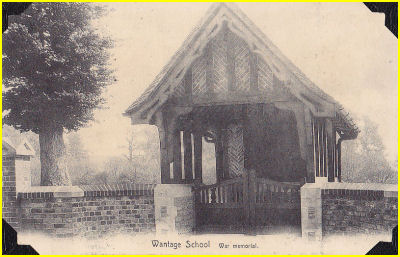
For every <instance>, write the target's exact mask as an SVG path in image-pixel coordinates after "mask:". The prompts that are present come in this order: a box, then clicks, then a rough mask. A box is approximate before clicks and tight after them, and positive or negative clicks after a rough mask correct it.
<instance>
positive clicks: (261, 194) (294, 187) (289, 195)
mask: <svg viewBox="0 0 400 257" xmlns="http://www.w3.org/2000/svg"><path fill="white" fill-rule="evenodd" d="M300 186H301V184H300V183H295V182H277V181H273V180H269V179H266V178H257V181H256V188H255V191H256V193H255V198H256V199H255V202H256V204H257V205H265V204H273V205H276V207H279V205H282V204H283V205H286V204H294V205H300Z"/></svg>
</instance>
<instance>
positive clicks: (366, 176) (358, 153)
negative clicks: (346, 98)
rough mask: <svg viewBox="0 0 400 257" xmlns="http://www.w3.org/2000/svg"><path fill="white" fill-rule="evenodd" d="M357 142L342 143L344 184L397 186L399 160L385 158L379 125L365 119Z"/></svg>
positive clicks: (362, 121)
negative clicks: (392, 160) (387, 184)
mask: <svg viewBox="0 0 400 257" xmlns="http://www.w3.org/2000/svg"><path fill="white" fill-rule="evenodd" d="M360 123H361V124H362V125H363V126H362V130H361V133H360V135H359V136H358V138H357V139H356V140H351V141H344V142H343V143H342V177H343V181H344V182H357V183H361V182H363V183H392V184H397V160H396V161H395V163H394V164H391V163H390V162H389V161H388V160H387V159H386V157H385V153H384V150H385V148H384V145H383V143H382V139H381V137H380V136H379V134H378V125H377V124H375V123H374V122H373V121H371V120H370V119H369V118H367V117H364V118H363V119H362V120H361V122H360Z"/></svg>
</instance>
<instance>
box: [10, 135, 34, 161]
mask: <svg viewBox="0 0 400 257" xmlns="http://www.w3.org/2000/svg"><path fill="white" fill-rule="evenodd" d="M3 148H5V150H6V152H7V154H8V155H26V156H34V155H35V150H34V149H33V146H32V145H31V144H30V143H29V141H28V139H27V138H26V137H25V136H23V135H20V136H12V137H3Z"/></svg>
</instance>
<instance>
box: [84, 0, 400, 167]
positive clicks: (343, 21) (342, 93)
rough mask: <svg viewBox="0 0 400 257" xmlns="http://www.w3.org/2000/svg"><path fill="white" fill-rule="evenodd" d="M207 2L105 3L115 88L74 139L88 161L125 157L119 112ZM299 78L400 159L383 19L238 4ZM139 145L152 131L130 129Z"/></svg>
mask: <svg viewBox="0 0 400 257" xmlns="http://www.w3.org/2000/svg"><path fill="white" fill-rule="evenodd" d="M211 4H212V3H105V5H106V6H107V7H108V8H110V9H111V11H110V12H109V14H108V15H106V16H105V17H102V18H101V19H100V20H98V21H96V23H95V26H96V27H97V28H98V30H99V32H100V33H105V34H108V35H110V36H111V37H112V38H113V39H114V40H115V48H114V49H112V50H111V54H112V60H111V64H112V68H113V69H114V70H115V76H116V78H117V82H116V83H115V84H113V85H111V86H110V87H109V88H108V89H107V90H106V91H105V92H104V97H105V98H106V100H107V104H106V106H105V107H106V108H104V109H101V110H97V111H95V118H96V121H95V122H92V123H90V124H88V126H87V127H86V128H83V129H81V130H80V131H79V132H78V133H79V134H80V135H81V137H82V140H83V142H84V144H85V147H86V149H87V150H88V151H89V153H90V154H91V155H92V156H115V155H120V154H123V153H124V151H126V150H125V149H126V144H127V142H126V137H127V133H128V131H129V130H130V129H132V126H131V125H130V120H129V118H127V117H123V116H122V113H123V112H124V111H125V110H126V109H127V108H128V106H129V105H130V104H131V103H132V102H133V101H134V100H135V99H137V98H138V97H139V96H140V95H141V94H142V93H143V92H144V90H145V89H146V88H147V87H148V86H149V85H150V83H151V82H152V81H153V79H154V78H155V77H156V75H157V74H158V73H159V72H160V71H161V69H162V67H163V66H164V65H165V64H166V63H167V62H168V61H169V59H170V58H171V57H172V55H173V54H174V53H175V52H176V51H177V50H178V49H179V47H180V46H181V44H182V42H183V41H184V40H185V38H186V37H187V36H188V35H189V33H190V32H191V31H192V29H193V28H194V27H195V26H196V25H197V24H198V22H199V20H200V19H201V18H202V17H203V16H204V15H205V14H206V11H207V9H208V8H209V7H210V6H211ZM236 4H237V5H238V7H239V8H240V9H242V11H243V12H244V13H245V14H246V15H247V16H248V17H249V18H250V20H252V21H253V23H254V24H256V26H258V27H259V28H260V30H261V31H263V32H264V34H265V35H266V36H267V37H268V38H269V39H270V40H271V41H272V42H273V43H274V44H275V45H276V46H277V47H278V48H279V49H280V50H281V52H283V54H285V55H286V56H287V57H288V58H289V59H290V60H291V61H292V62H293V63H294V64H295V65H296V66H297V67H299V68H300V70H302V71H303V73H304V74H306V75H307V77H308V78H309V79H311V80H312V81H313V82H314V83H315V84H316V85H318V86H319V87H320V88H321V89H322V90H324V91H325V92H326V93H328V94H329V95H331V96H332V97H334V98H335V99H336V100H337V101H339V102H340V103H341V104H342V105H343V106H344V107H345V108H346V109H347V110H348V111H350V113H351V114H354V115H357V116H358V117H361V116H367V117H369V118H370V119H371V120H372V121H374V122H375V123H377V124H378V125H379V131H378V132H379V134H380V136H381V137H382V139H383V143H384V145H385V147H386V155H387V158H388V159H389V160H393V159H394V158H395V156H397V54H398V53H397V38H396V37H395V36H394V35H393V34H392V33H391V32H390V31H389V30H388V29H387V28H386V27H385V26H384V21H385V16H384V14H381V13H372V12H370V11H369V9H368V8H367V7H366V6H365V5H364V4H362V3H236ZM133 129H134V131H135V133H136V138H137V140H143V138H141V137H143V136H141V135H142V131H143V130H145V129H148V130H151V131H152V132H153V135H154V136H158V134H157V130H156V128H155V127H154V126H146V125H139V126H134V128H133Z"/></svg>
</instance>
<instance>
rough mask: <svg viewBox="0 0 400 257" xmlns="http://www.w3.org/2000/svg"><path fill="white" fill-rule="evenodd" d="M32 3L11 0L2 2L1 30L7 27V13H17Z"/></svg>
mask: <svg viewBox="0 0 400 257" xmlns="http://www.w3.org/2000/svg"><path fill="white" fill-rule="evenodd" d="M31 4H32V3H22V2H20V3H15V2H14V3H12V2H3V3H2V8H3V17H2V19H3V23H2V24H3V27H2V28H3V31H2V32H4V31H6V30H7V28H8V16H9V15H19V14H21V13H23V12H24V11H25V10H26V9H27V8H28V7H29V6H30V5H31Z"/></svg>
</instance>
